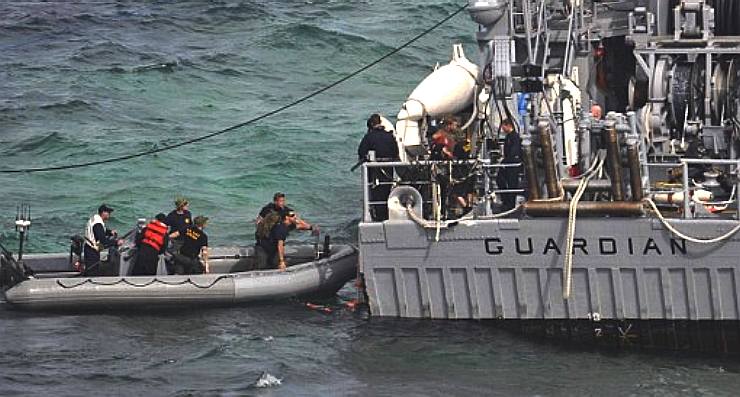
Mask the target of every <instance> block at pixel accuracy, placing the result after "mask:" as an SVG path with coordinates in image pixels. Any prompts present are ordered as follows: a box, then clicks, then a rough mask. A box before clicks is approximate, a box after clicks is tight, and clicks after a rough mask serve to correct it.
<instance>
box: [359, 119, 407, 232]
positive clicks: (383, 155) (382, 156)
mask: <svg viewBox="0 0 740 397" xmlns="http://www.w3.org/2000/svg"><path fill="white" fill-rule="evenodd" d="M371 150H374V151H375V159H376V160H377V161H396V160H398V144H397V143H396V138H395V137H394V136H393V133H390V132H387V131H385V130H383V129H378V128H371V129H368V130H367V134H365V136H364V137H363V138H362V141H361V142H360V146H359V147H358V148H357V155H358V156H359V158H360V161H363V160H366V159H367V153H368V152H369V151H371ZM368 179H369V181H371V182H372V181H375V180H378V181H379V182H391V181H392V180H393V168H392V167H384V168H371V169H369V173H368ZM390 193H391V185H387V184H384V185H378V186H375V187H373V188H372V189H371V190H370V201H382V202H385V201H387V200H388V195H389V194H390ZM371 208H372V212H373V219H374V220H376V221H384V220H386V219H388V205H387V204H380V205H373V206H372V207H371Z"/></svg>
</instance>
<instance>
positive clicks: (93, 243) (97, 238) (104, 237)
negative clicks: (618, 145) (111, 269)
mask: <svg viewBox="0 0 740 397" xmlns="http://www.w3.org/2000/svg"><path fill="white" fill-rule="evenodd" d="M112 212H113V208H111V207H109V206H108V205H107V204H103V205H101V206H100V207H98V213H97V214H95V215H93V216H91V217H90V219H89V220H88V221H87V226H86V227H85V246H84V248H83V256H84V261H85V272H84V273H85V274H87V275H102V274H105V269H102V264H101V261H100V252H101V251H103V250H104V249H107V248H110V247H113V246H120V245H121V244H123V241H122V240H117V239H116V236H117V234H116V232H115V231H114V230H109V229H106V228H105V221H107V220H108V219H110V216H111V213H112Z"/></svg>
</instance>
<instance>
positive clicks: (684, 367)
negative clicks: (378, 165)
mask: <svg viewBox="0 0 740 397" xmlns="http://www.w3.org/2000/svg"><path fill="white" fill-rule="evenodd" d="M461 3H462V2H458V1H438V0H430V1H421V0H415V1H405V2H398V1H391V0H378V1H372V0H365V1H340V0H314V1H297V0H290V1H288V0H285V1H240V0H232V1H218V0H214V1H206V0H201V1H177V2H174V1H146V2H143V1H103V0H100V1H97V0H96V1H47V2H37V1H3V2H0V158H2V162H1V163H0V169H15V168H24V167H41V166H54V165H64V164H70V163H76V162H85V161H95V160H101V159H105V158H109V157H115V156H118V155H121V154H127V153H133V152H139V151H143V150H148V149H151V148H154V147H163V146H166V145H171V144H175V143H177V142H180V141H182V140H185V139H189V138H193V137H197V136H200V135H203V134H206V133H210V132H213V131H216V130H219V129H221V128H226V127H229V126H231V125H234V124H238V123H240V122H243V121H245V120H248V119H250V118H252V117H255V116H257V115H260V114H262V113H264V112H267V111H270V110H272V109H274V108H277V107H280V106H283V105H285V104H286V103H289V102H290V101H292V100H294V99H296V98H299V97H301V96H303V95H305V94H307V93H309V92H311V91H313V90H316V89H318V88H321V87H323V86H324V85H326V84H328V83H330V82H333V81H335V80H337V79H339V78H341V77H343V76H344V75H346V74H347V73H350V72H352V71H354V70H356V69H357V68H359V67H361V66H363V65H364V64H366V63H368V62H370V61H372V60H374V59H375V58H377V57H379V56H381V55H383V54H384V53H386V52H387V51H390V50H391V49H393V48H394V47H395V46H397V45H399V44H402V43H403V42H404V41H405V40H406V39H408V38H411V37H413V36H414V35H415V34H417V33H419V32H421V31H422V30H424V29H425V28H427V27H428V26H431V25H432V24H434V23H435V22H436V21H438V20H440V19H442V18H444V17H445V16H446V15H447V14H449V13H451V12H453V11H454V10H456V9H457V8H458V7H459V6H460V5H461ZM475 29H476V27H475V25H474V24H473V23H472V22H470V20H469V18H468V17H467V15H465V14H460V15H458V16H457V17H455V18H453V19H452V20H451V21H450V22H449V23H448V24H446V25H444V26H443V27H441V28H440V29H438V30H436V31H435V32H433V33H432V34H430V35H428V36H426V37H424V38H423V39H421V40H420V41H418V42H417V43H415V44H414V45H412V46H411V47H409V48H407V49H404V50H403V51H401V52H400V53H399V54H397V55H395V56H393V57H391V58H390V59H388V60H387V61H386V62H384V63H382V64H380V65H377V66H376V67H374V68H372V69H370V70H369V71H367V72H365V73H363V74H361V75H359V76H357V77H355V78H353V79H351V80H349V81H347V82H346V83H344V84H342V85H340V86H338V87H336V88H334V89H332V90H330V91H328V92H326V93H324V94H322V95H320V96H318V97H316V98H314V99H312V100H309V101H307V102H305V103H303V104H301V105H299V106H297V107H295V108H292V109H290V110H288V111H285V112H284V113H281V114H279V115H276V116H273V117H270V118H268V119H265V120H263V121H260V122H258V123H255V124H253V125H250V126H247V127H244V128H241V129H238V130H236V131H233V132H231V133H228V134H224V135H221V136H219V137H217V138H214V139H211V140H206V141H203V142H200V143H198V144H195V145H192V146H187V147H183V148H179V149H176V150H171V151H167V152H163V153H160V154H157V155H155V156H148V157H142V158H137V159H133V160H129V161H126V162H121V163H114V164H107V165H102V166H97V167H91V168H82V169H76V170H69V171H59V172H49V173H36V174H0V186H2V189H0V242H2V244H4V245H6V246H8V247H9V248H11V249H15V247H16V246H17V239H16V236H15V233H14V230H13V226H12V224H13V220H14V215H15V208H16V205H17V204H18V203H21V202H24V203H28V204H30V205H31V206H32V212H33V221H34V223H33V227H32V230H31V233H30V241H29V246H28V248H29V250H30V251H32V252H55V251H65V250H66V249H67V246H68V240H67V239H68V237H69V236H70V235H72V234H77V233H80V232H81V231H82V227H83V225H84V223H85V221H86V219H87V217H89V216H90V214H92V213H93V212H94V211H95V209H96V208H97V206H98V205H100V203H102V202H106V203H108V204H109V205H111V206H113V207H114V208H115V209H116V211H115V212H114V218H113V220H112V222H111V225H112V226H113V227H114V228H117V229H119V230H125V229H127V228H129V227H131V226H132V225H133V224H134V222H135V220H136V218H138V217H150V216H153V215H154V214H156V213H157V212H160V211H168V210H170V209H171V207H172V201H173V199H174V197H175V196H177V195H185V196H187V197H188V198H189V199H190V201H191V210H192V211H193V213H194V214H195V215H199V214H203V215H207V216H209V217H210V218H211V222H210V226H209V228H208V233H209V236H210V239H211V244H212V245H233V244H244V243H249V242H250V236H251V235H252V234H253V230H254V229H253V226H252V224H251V220H252V219H253V218H254V216H255V214H256V213H257V211H258V210H259V208H260V207H261V206H262V205H264V204H265V203H267V202H268V201H269V200H270V198H271V196H272V194H273V193H274V192H275V191H282V192H285V193H286V194H287V195H288V201H289V203H290V205H292V206H293V207H294V208H296V209H297V210H298V211H299V213H300V214H301V215H302V216H303V217H304V218H306V219H308V220H309V221H311V222H314V223H316V224H319V225H321V227H322V229H323V230H324V231H325V232H328V233H329V234H331V235H332V236H333V237H334V239H335V240H337V241H354V240H355V239H356V233H355V225H356V223H357V221H358V219H359V217H360V213H361V210H360V186H359V181H358V179H359V175H358V174H357V173H354V174H353V173H351V172H350V171H349V168H350V167H351V166H352V165H353V164H354V161H355V159H356V155H355V150H356V145H357V143H358V142H359V140H360V138H361V137H362V135H363V133H364V129H365V128H364V127H365V120H366V118H367V116H368V115H369V114H371V113H373V112H382V113H385V114H388V115H394V114H395V113H396V112H397V111H398V108H399V106H400V104H401V103H402V102H403V101H404V99H405V97H406V95H408V93H409V92H410V91H411V90H412V89H413V87H414V86H415V85H416V84H417V83H418V81H420V80H421V79H422V78H423V77H424V76H425V75H426V74H427V73H428V72H429V71H430V70H431V69H432V67H433V66H434V64H435V63H436V62H440V63H442V62H446V61H447V60H448V59H449V56H450V53H451V45H452V44H454V43H458V42H461V43H464V44H465V47H466V51H467V54H468V56H469V57H470V58H471V59H474V58H475V43H474V40H473V33H474V31H475ZM292 238H294V239H295V240H296V241H300V240H306V239H308V236H306V235H300V234H296V235H295V236H292ZM342 294H343V296H344V298H347V299H348V298H351V297H352V295H353V294H354V291H353V289H352V287H351V285H348V286H347V288H345V290H343V291H342ZM337 303H338V302H337ZM738 372H740V366H738V364H737V362H735V361H733V360H730V359H721V358H707V357H701V358H697V357H692V356H677V355H673V354H652V353H651V354H643V353H636V352H613V351H611V352H604V351H598V350H597V351H594V350H590V349H579V348H578V347H558V346H552V345H550V344H547V343H542V342H537V341H534V340H531V339H529V338H526V337H521V336H516V335H513V334H510V333H508V332H505V331H502V330H499V329H496V328H494V327H492V326H490V325H489V324H487V323H478V322H467V321H463V322H435V321H402V320H379V319H371V320H368V319H367V318H366V317H365V316H363V315H362V314H358V313H352V312H349V311H347V310H344V309H342V308H341V307H340V306H337V307H336V309H335V310H334V311H333V312H332V313H331V314H326V313H322V312H316V311H311V310H308V309H306V308H305V306H304V305H303V304H302V302H297V301H292V302H286V303H281V304H269V305H257V306H250V307H243V308H231V309H217V310H209V311H198V310H196V309H195V308H194V309H193V310H191V311H183V312H180V313H176V314H168V313H157V314H145V315H144V314H142V315H135V314H125V315H115V314H109V315H79V316H73V315H64V316H62V315H54V316H50V315H33V314H23V313H16V312H10V311H7V310H4V309H3V308H2V305H1V304H0V395H51V394H54V395H91V394H97V395H136V394H140V395H270V396H282V395H288V396H293V395H309V396H323V395H368V396H374V395H409V396H410V395H419V396H428V395H439V396H449V395H463V396H468V395H503V396H509V395H660V396H663V395H728V396H730V395H737V393H738V390H740V374H739V373H738Z"/></svg>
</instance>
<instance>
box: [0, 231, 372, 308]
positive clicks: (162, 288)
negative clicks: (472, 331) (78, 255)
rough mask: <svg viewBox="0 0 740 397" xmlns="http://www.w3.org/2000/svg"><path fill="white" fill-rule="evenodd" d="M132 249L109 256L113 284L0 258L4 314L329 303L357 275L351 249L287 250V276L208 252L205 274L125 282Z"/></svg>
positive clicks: (53, 257) (62, 260)
mask: <svg viewBox="0 0 740 397" xmlns="http://www.w3.org/2000/svg"><path fill="white" fill-rule="evenodd" d="M134 251H135V249H134V248H133V247H131V246H128V247H124V248H121V249H120V250H114V251H112V252H111V254H110V257H109V259H108V264H109V265H110V264H113V268H114V269H115V273H116V274H117V275H114V276H102V277H100V276H95V277H88V276H85V275H84V274H81V273H79V272H76V271H74V270H73V269H74V266H73V258H72V257H73V255H72V254H36V255H25V256H23V257H22V261H18V260H16V259H14V258H13V256H12V255H11V254H10V253H9V252H7V251H5V252H4V253H3V255H2V259H1V261H2V263H1V265H2V266H1V268H2V273H3V277H2V284H3V289H4V295H5V300H6V302H7V305H6V306H10V307H11V308H13V309H21V310H73V311H74V310H95V309H103V310H107V309H118V310H123V309H126V310H147V309H153V308H173V309H178V308H179V309H192V308H195V307H201V306H203V305H221V306H227V305H237V304H244V303H248V302H254V301H265V300H276V299H285V298H291V297H309V296H310V297H315V296H331V295H333V294H335V293H336V292H337V291H338V290H339V289H340V288H341V287H342V286H343V285H344V284H345V283H347V281H349V280H351V279H353V278H354V277H355V276H356V272H357V250H356V249H355V248H354V247H352V246H350V245H338V244H337V245H332V246H330V247H329V246H328V244H325V246H324V249H323V250H322V251H319V250H318V249H317V246H313V245H295V246H291V245H288V246H286V260H287V262H288V268H287V269H286V270H285V271H278V270H250V269H253V268H254V261H255V257H254V248H253V247H216V248H212V249H211V254H210V260H209V263H210V268H211V269H210V273H208V274H198V275H168V274H167V271H166V266H165V261H164V259H161V260H160V263H159V266H158V270H157V275H154V276H130V274H131V268H132V267H133V261H134V260H135V258H134Z"/></svg>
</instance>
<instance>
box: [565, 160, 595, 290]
mask: <svg viewBox="0 0 740 397" xmlns="http://www.w3.org/2000/svg"><path fill="white" fill-rule="evenodd" d="M603 165H604V158H600V159H598V160H597V161H595V162H594V163H593V164H592V165H591V168H589V169H588V171H586V172H585V173H584V175H585V178H583V179H581V182H580V183H579V184H578V189H576V192H575V193H574V194H573V197H572V198H571V200H570V206H569V207H568V232H567V234H566V238H565V247H566V248H565V260H564V262H563V299H569V298H570V292H571V286H572V284H573V277H572V272H573V243H574V240H575V235H576V214H577V212H578V202H579V201H581V197H583V193H585V192H586V187H587V186H588V182H589V181H591V178H593V177H594V176H595V175H596V173H595V172H594V170H595V169H601V167H602V166H603Z"/></svg>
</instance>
